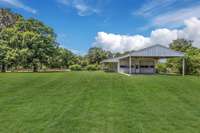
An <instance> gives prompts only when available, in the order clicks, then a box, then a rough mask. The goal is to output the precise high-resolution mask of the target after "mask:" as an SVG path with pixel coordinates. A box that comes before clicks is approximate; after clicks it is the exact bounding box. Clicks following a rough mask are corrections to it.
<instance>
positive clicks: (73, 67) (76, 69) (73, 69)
mask: <svg viewBox="0 0 200 133" xmlns="http://www.w3.org/2000/svg"><path fill="white" fill-rule="evenodd" d="M69 69H70V70H72V71H81V70H82V69H81V66H80V65H78V64H75V65H71V66H69Z"/></svg>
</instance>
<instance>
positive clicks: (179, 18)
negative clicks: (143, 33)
mask: <svg viewBox="0 0 200 133" xmlns="http://www.w3.org/2000/svg"><path fill="white" fill-rule="evenodd" d="M199 12H200V6H192V7H189V8H184V9H179V10H176V11H173V12H168V13H165V14H161V15H159V16H157V17H155V18H153V21H152V25H153V26H165V25H172V26H174V27H175V26H179V25H182V24H183V21H184V20H186V19H189V18H191V17H197V18H199V17H200V13H199Z"/></svg>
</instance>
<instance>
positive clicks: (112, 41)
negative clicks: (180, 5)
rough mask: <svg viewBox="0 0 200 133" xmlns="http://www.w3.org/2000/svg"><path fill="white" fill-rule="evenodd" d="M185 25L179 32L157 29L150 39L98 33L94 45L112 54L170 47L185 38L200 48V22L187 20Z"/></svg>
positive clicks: (138, 36) (193, 19)
mask: <svg viewBox="0 0 200 133" xmlns="http://www.w3.org/2000/svg"><path fill="white" fill-rule="evenodd" d="M184 24H185V27H184V28H183V29H179V30H178V29H173V30H170V29H166V28H162V29H156V30H154V31H152V32H151V34H150V36H149V37H144V36H142V35H132V36H128V35H120V34H113V33H105V32H98V33H97V36H96V38H95V42H94V43H93V45H94V46H98V47H101V48H103V49H105V50H109V51H112V52H125V51H130V50H138V49H141V48H144V47H147V46H150V45H154V44H161V45H164V46H168V45H169V44H170V43H171V42H172V41H173V40H176V39H178V38H185V39H187V40H192V41H193V45H194V46H196V47H200V20H199V19H197V18H195V17H193V18H190V19H187V20H185V21H184Z"/></svg>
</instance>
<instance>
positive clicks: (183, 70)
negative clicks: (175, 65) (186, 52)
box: [182, 57, 185, 76]
mask: <svg viewBox="0 0 200 133" xmlns="http://www.w3.org/2000/svg"><path fill="white" fill-rule="evenodd" d="M182 63H183V64H182V75H183V76H184V75H185V58H184V57H183V62H182Z"/></svg>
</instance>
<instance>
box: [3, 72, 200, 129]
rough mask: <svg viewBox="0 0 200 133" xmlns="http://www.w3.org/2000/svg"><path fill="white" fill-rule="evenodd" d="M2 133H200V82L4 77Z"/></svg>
mask: <svg viewBox="0 0 200 133" xmlns="http://www.w3.org/2000/svg"><path fill="white" fill-rule="evenodd" d="M0 132H2V133H40V132H41V133H199V132H200V78H199V77H192V76H185V77H182V76H166V75H165V76H164V75H163V76H161V75H160V76H158V75H157V76H151V75H149V76H148V75H147V76H142V75H140V76H131V77H128V76H125V75H120V74H111V73H110V74H109V73H103V72H66V73H34V74H33V73H5V74H4V73H2V74H0Z"/></svg>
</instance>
